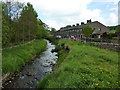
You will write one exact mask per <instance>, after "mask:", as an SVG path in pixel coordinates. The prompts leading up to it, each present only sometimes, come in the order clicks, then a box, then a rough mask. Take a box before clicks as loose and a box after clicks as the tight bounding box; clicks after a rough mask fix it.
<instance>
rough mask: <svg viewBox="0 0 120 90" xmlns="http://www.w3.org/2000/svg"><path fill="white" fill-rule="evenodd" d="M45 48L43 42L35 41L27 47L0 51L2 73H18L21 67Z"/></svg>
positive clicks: (44, 42)
mask: <svg viewBox="0 0 120 90" xmlns="http://www.w3.org/2000/svg"><path fill="white" fill-rule="evenodd" d="M45 48H46V41H45V40H35V41H33V42H31V43H29V44H27V45H24V46H19V47H15V48H11V49H7V50H3V51H2V72H3V73H8V72H15V71H19V70H20V68H21V66H22V65H25V64H26V62H28V61H29V60H31V59H32V57H33V56H35V55H36V54H37V53H40V52H42V51H44V50H45Z"/></svg>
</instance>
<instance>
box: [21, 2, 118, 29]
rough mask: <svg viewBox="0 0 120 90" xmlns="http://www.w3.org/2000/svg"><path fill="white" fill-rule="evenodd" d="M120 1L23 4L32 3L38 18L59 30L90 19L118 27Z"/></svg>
mask: <svg viewBox="0 0 120 90" xmlns="http://www.w3.org/2000/svg"><path fill="white" fill-rule="evenodd" d="M118 1H119V0H22V2H30V3H31V4H32V5H33V7H34V9H35V10H36V12H37V13H38V18H40V19H41V20H42V21H43V22H44V23H46V24H47V25H48V26H49V27H53V28H56V29H57V30H58V29H59V28H60V27H64V26H66V25H73V24H76V23H79V24H81V22H85V23H86V21H87V20H89V19H91V20H92V21H99V22H101V23H102V24H104V25H106V26H115V25H118ZM119 5H120V4H119ZM119 24H120V23H119Z"/></svg>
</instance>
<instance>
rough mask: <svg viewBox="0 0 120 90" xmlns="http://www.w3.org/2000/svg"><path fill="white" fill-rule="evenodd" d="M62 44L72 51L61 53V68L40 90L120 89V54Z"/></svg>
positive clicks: (44, 81) (75, 44) (71, 42)
mask: <svg viewBox="0 0 120 90" xmlns="http://www.w3.org/2000/svg"><path fill="white" fill-rule="evenodd" d="M62 43H65V45H67V46H69V48H70V52H69V53H67V55H66V53H60V54H61V55H59V60H58V63H59V62H61V63H59V65H58V69H57V70H55V71H54V72H52V73H51V74H49V75H47V76H46V77H45V78H44V79H43V80H42V81H40V82H39V83H38V88H118V87H119V84H120V81H119V80H118V78H119V77H118V74H119V73H118V52H115V51H109V50H105V49H100V48H97V47H95V46H90V45H87V44H82V43H80V42H78V41H72V40H60V41H59V43H58V44H59V46H60V45H61V44H62ZM59 52H63V50H62V51H59ZM65 55H66V56H65ZM63 56H65V57H64V58H62V57H63Z"/></svg>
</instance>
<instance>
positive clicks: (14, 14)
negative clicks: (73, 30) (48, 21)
mask: <svg viewBox="0 0 120 90" xmlns="http://www.w3.org/2000/svg"><path fill="white" fill-rule="evenodd" d="M1 3H2V20H3V22H2V32H3V34H2V38H3V40H2V46H3V48H6V47H10V46H13V45H16V44H21V43H25V42H26V41H31V40H33V39H36V38H39V39H41V38H45V37H47V32H48V31H47V30H46V29H45V27H44V23H43V22H42V21H41V20H38V19H37V17H38V15H37V12H36V11H35V10H34V8H33V6H32V4H30V3H27V5H24V4H23V3H20V2H18V1H17V0H14V1H10V2H1Z"/></svg>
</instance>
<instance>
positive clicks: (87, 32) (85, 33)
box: [82, 26, 93, 42]
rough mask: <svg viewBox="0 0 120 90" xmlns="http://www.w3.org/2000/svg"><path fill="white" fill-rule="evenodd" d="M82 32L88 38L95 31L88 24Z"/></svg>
mask: <svg viewBox="0 0 120 90" xmlns="http://www.w3.org/2000/svg"><path fill="white" fill-rule="evenodd" d="M82 33H83V34H84V37H85V38H88V37H90V35H91V34H92V33H93V29H92V28H91V27H90V26H86V27H85V28H83V29H82ZM85 42H86V40H85Z"/></svg>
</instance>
